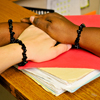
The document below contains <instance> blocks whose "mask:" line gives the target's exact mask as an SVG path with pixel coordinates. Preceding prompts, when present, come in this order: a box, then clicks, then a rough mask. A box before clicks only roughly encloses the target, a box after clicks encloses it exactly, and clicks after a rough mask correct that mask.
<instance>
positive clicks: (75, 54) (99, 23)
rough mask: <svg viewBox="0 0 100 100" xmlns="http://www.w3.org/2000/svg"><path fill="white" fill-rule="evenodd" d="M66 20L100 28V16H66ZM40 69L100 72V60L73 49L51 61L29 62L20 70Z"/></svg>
mask: <svg viewBox="0 0 100 100" xmlns="http://www.w3.org/2000/svg"><path fill="white" fill-rule="evenodd" d="M66 18H67V19H69V20H70V21H72V22H73V23H75V24H77V25H80V24H81V23H84V24H85V25H86V27H100V15H81V16H66ZM40 67H42V68H43V67H58V68H91V69H98V70H100V58H99V57H97V56H95V55H93V54H92V53H89V52H87V51H85V50H81V49H71V50H69V51H67V52H65V53H63V54H61V55H59V56H58V57H56V58H55V59H52V60H49V61H45V62H41V63H36V62H31V61H29V62H28V63H27V64H26V65H25V66H20V67H19V69H26V68H40Z"/></svg>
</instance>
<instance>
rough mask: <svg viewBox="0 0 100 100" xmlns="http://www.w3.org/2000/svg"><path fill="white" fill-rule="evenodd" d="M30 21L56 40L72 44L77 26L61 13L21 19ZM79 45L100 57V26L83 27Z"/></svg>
mask: <svg viewBox="0 0 100 100" xmlns="http://www.w3.org/2000/svg"><path fill="white" fill-rule="evenodd" d="M30 21H31V23H32V24H34V25H35V26H37V27H38V28H40V29H42V30H43V31H45V32H46V33H47V34H49V35H50V36H51V37H52V38H53V39H55V40H57V41H58V42H61V43H66V44H72V45H74V44H75V43H74V42H75V39H76V37H77V30H78V29H79V26H77V25H75V24H73V23H72V22H70V21H69V20H67V19H66V18H65V17H63V16H62V15H59V14H57V13H48V14H45V15H38V16H35V18H34V20H32V18H30V20H29V18H28V19H27V18H25V19H23V20H22V22H27V23H29V22H30ZM79 46H80V47H81V48H83V49H86V50H88V51H90V52H92V53H93V54H95V55H97V56H99V57H100V28H96V27H85V28H83V31H82V32H81V37H80V41H79Z"/></svg>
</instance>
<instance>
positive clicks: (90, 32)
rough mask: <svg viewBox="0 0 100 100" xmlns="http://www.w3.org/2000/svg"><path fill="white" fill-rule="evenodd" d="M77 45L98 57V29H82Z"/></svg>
mask: <svg viewBox="0 0 100 100" xmlns="http://www.w3.org/2000/svg"><path fill="white" fill-rule="evenodd" d="M79 45H80V47H82V48H84V49H86V50H88V51H90V52H92V53H94V54H96V55H97V56H100V28H95V27H86V28H84V29H83V31H82V33H81V37H80V41H79Z"/></svg>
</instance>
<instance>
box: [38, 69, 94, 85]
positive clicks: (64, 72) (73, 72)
mask: <svg viewBox="0 0 100 100" xmlns="http://www.w3.org/2000/svg"><path fill="white" fill-rule="evenodd" d="M39 69H41V70H43V71H46V72H48V73H50V74H52V75H55V76H56V77H59V78H61V79H63V80H66V81H67V82H69V83H72V82H75V81H77V80H79V79H81V78H83V77H84V76H85V75H87V74H89V73H90V72H92V71H94V70H93V69H85V68H84V69H83V68H81V69H79V68H39Z"/></svg>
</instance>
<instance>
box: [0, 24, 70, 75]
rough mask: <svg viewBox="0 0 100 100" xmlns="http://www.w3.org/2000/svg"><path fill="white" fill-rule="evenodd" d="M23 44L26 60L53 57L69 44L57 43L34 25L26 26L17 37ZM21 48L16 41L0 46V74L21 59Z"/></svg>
mask: <svg viewBox="0 0 100 100" xmlns="http://www.w3.org/2000/svg"><path fill="white" fill-rule="evenodd" d="M18 39H19V40H22V42H23V43H24V44H25V46H26V49H27V52H26V55H27V57H28V58H27V60H31V61H34V62H43V61H47V60H51V59H54V58H55V57H57V56H59V55H60V54H62V53H64V52H66V51H68V50H69V49H70V48H71V45H66V44H59V45H57V46H55V44H56V41H55V40H54V39H52V38H51V37H50V36H49V35H48V34H46V33H45V32H44V31H42V30H40V29H39V28H37V27H35V26H34V25H30V26H29V27H28V28H26V29H25V30H24V31H23V32H22V33H21V35H20V36H19V37H18ZM22 58H23V57H22V49H21V46H20V45H19V44H17V43H13V44H8V45H5V46H2V47H0V74H1V73H2V72H3V71H5V70H6V69H8V68H9V67H11V66H13V65H15V64H17V63H19V62H21V61H22Z"/></svg>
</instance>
